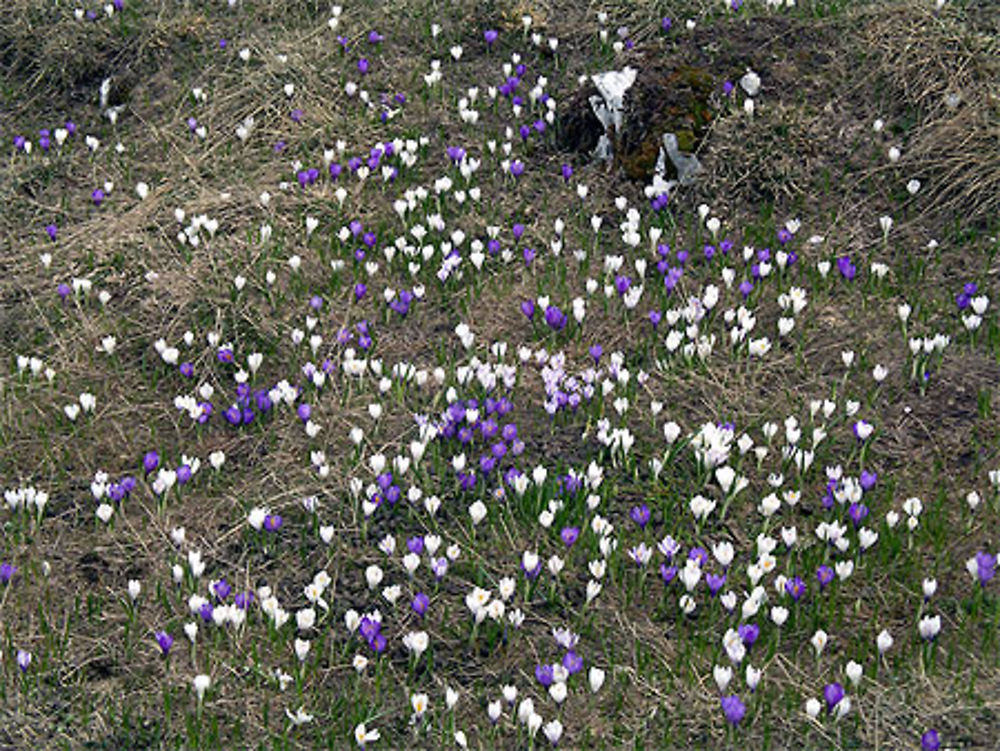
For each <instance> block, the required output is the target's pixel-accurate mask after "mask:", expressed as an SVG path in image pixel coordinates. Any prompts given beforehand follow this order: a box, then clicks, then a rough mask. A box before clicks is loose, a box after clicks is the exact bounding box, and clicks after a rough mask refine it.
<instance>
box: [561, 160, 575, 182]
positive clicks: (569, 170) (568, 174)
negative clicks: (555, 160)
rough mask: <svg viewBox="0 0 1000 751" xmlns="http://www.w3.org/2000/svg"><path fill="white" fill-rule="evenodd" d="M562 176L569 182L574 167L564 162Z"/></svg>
mask: <svg viewBox="0 0 1000 751" xmlns="http://www.w3.org/2000/svg"><path fill="white" fill-rule="evenodd" d="M562 176H563V181H564V182H567V183H568V182H569V179H570V178H571V177H573V168H572V167H571V166H570V165H568V164H563V166H562Z"/></svg>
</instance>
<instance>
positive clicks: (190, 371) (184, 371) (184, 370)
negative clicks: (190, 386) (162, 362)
mask: <svg viewBox="0 0 1000 751" xmlns="http://www.w3.org/2000/svg"><path fill="white" fill-rule="evenodd" d="M177 370H178V371H179V372H180V374H181V375H182V376H184V377H185V378H192V377H194V365H193V364H192V363H189V362H182V363H181V364H180V365H179V366H178V368H177Z"/></svg>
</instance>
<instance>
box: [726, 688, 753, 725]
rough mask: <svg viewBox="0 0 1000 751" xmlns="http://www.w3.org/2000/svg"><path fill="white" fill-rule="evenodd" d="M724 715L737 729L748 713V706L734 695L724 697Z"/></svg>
mask: <svg viewBox="0 0 1000 751" xmlns="http://www.w3.org/2000/svg"><path fill="white" fill-rule="evenodd" d="M721 702H722V713H723V714H724V715H725V716H726V720H728V721H729V722H730V723H732V725H733V726H734V727H735V726H736V725H739V724H740V720H742V719H743V717H744V716H745V715H746V713H747V708H746V705H745V704H744V703H743V702H742V701H740V697H738V696H736V695H735V694H733V695H732V696H723V697H722V700H721Z"/></svg>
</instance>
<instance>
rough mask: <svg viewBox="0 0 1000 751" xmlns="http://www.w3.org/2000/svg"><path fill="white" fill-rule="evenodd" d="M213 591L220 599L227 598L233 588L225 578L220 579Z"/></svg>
mask: <svg viewBox="0 0 1000 751" xmlns="http://www.w3.org/2000/svg"><path fill="white" fill-rule="evenodd" d="M212 591H213V592H215V596H216V597H218V598H219V599H220V600H225V599H226V598H227V597H229V594H230V593H231V592H232V591H233V588H232V587H231V586H229V582H227V581H226V580H225V579H219V581H217V582H216V583H215V586H213V587H212Z"/></svg>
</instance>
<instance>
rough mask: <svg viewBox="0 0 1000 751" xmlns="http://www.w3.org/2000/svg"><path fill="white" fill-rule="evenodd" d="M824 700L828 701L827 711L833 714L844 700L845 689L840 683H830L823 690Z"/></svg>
mask: <svg viewBox="0 0 1000 751" xmlns="http://www.w3.org/2000/svg"><path fill="white" fill-rule="evenodd" d="M823 698H824V699H826V708H827V711H828V712H832V711H833V708H834V707H836V706H837V705H838V704H839V703H840V701H841V700H842V699H843V698H844V687H843V686H841V685H840V684H839V683H828V684H827V685H826V686H825V687H824V688H823Z"/></svg>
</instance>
